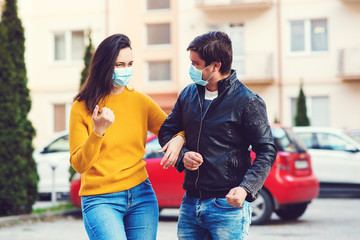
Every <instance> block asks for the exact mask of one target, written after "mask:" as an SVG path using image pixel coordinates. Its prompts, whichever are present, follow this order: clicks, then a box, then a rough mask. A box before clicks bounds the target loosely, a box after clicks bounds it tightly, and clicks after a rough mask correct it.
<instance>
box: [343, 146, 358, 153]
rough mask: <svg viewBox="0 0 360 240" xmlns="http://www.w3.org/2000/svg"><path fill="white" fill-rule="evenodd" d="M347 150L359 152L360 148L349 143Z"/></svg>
mask: <svg viewBox="0 0 360 240" xmlns="http://www.w3.org/2000/svg"><path fill="white" fill-rule="evenodd" d="M345 151H347V152H351V153H357V152H360V149H358V148H355V147H353V146H351V145H347V146H346V147H345Z"/></svg>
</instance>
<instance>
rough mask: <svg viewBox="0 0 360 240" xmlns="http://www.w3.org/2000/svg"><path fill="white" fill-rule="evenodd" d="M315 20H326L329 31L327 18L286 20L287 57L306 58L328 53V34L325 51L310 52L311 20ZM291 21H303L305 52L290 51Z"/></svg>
mask: <svg viewBox="0 0 360 240" xmlns="http://www.w3.org/2000/svg"><path fill="white" fill-rule="evenodd" d="M317 19H326V26H327V29H328V30H329V19H328V18H327V17H316V18H307V19H289V20H288V34H287V35H288V42H289V44H288V55H290V56H308V55H324V54H327V53H328V52H329V33H328V34H327V50H324V51H311V20H317ZM293 21H303V22H304V28H305V29H304V37H305V39H304V41H305V50H304V51H296V52H295V51H291V40H292V39H291V22H293Z"/></svg>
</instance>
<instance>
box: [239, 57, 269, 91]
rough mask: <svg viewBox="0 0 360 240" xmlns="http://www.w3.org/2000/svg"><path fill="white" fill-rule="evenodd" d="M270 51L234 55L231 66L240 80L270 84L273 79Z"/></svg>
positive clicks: (248, 82) (247, 82)
mask: <svg viewBox="0 0 360 240" xmlns="http://www.w3.org/2000/svg"><path fill="white" fill-rule="evenodd" d="M273 63H274V60H273V54H272V53H248V54H245V55H244V56H243V58H241V57H236V56H234V60H233V64H232V68H233V69H235V70H236V73H237V76H238V78H239V80H240V81H242V82H243V83H246V84H270V83H272V82H273V81H274V74H273V66H274V64H273Z"/></svg>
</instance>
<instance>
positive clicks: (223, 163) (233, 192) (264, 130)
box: [159, 32, 276, 240]
mask: <svg viewBox="0 0 360 240" xmlns="http://www.w3.org/2000/svg"><path fill="white" fill-rule="evenodd" d="M187 50H188V51H190V60H191V66H190V77H191V79H192V80H193V81H194V82H195V83H196V84H190V85H189V86H187V87H186V88H185V89H184V90H183V91H182V92H181V93H180V95H179V97H178V99H177V102H176V104H175V106H174V108H173V110H172V112H171V114H170V115H169V116H168V118H167V119H166V120H165V122H164V124H163V125H162V127H161V129H160V132H159V141H160V144H161V145H162V146H163V145H164V144H166V143H167V142H168V141H169V139H171V137H172V136H174V134H176V133H178V132H180V131H183V130H184V131H185V137H186V146H184V147H183V149H182V151H181V152H180V155H179V157H178V160H177V162H176V163H175V167H176V169H177V170H178V171H179V172H182V171H183V170H184V169H185V178H184V184H183V187H184V189H185V190H186V194H185V196H184V199H183V202H182V204H181V208H180V216H179V221H178V237H179V239H196V240H200V239H245V238H246V236H247V234H248V228H249V225H250V221H251V204H250V203H249V202H251V201H253V200H255V198H256V196H257V193H258V191H259V190H260V188H261V187H262V185H263V183H264V181H265V179H266V177H267V175H268V173H269V171H270V169H271V167H272V165H273V163H274V161H275V157H276V149H275V145H274V142H273V138H272V134H271V129H270V126H269V122H268V119H267V114H266V106H265V103H264V101H263V100H262V99H261V98H260V97H259V96H258V95H256V94H255V93H253V92H252V91H250V90H249V89H248V88H247V87H246V86H245V85H244V84H242V83H241V82H240V81H239V80H238V79H237V77H236V72H235V71H234V70H231V63H232V46H231V40H230V39H229V37H228V35H227V34H226V33H223V32H210V33H207V34H204V35H201V36H198V37H196V38H195V39H194V40H193V41H192V42H191V43H190V44H189V46H188V48H187ZM250 146H251V148H252V150H253V151H254V152H255V153H256V158H255V160H254V162H253V164H252V165H251V158H250V151H249V148H250ZM165 158H169V156H165Z"/></svg>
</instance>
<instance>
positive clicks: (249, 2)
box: [197, 0, 273, 10]
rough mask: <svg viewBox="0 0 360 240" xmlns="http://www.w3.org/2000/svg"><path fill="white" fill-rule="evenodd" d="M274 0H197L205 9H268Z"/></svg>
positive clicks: (200, 6) (198, 4) (201, 7)
mask: <svg viewBox="0 0 360 240" xmlns="http://www.w3.org/2000/svg"><path fill="white" fill-rule="evenodd" d="M272 5H273V0H197V7H198V8H200V9H203V10H241V9H245V10H248V9H266V8H269V7H271V6H272Z"/></svg>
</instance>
